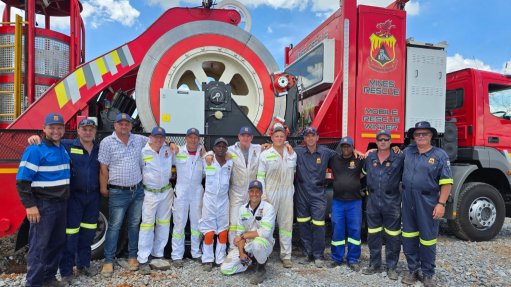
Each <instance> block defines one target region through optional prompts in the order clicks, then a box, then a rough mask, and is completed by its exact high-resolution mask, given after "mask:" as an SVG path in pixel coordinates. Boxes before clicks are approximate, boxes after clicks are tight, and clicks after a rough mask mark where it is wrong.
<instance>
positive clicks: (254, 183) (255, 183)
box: [248, 179, 263, 191]
mask: <svg viewBox="0 0 511 287" xmlns="http://www.w3.org/2000/svg"><path fill="white" fill-rule="evenodd" d="M254 187H255V188H259V190H260V191H263V184H262V183H261V182H260V181H259V180H257V179H256V180H252V181H251V182H250V184H249V185H248V189H252V188H254Z"/></svg>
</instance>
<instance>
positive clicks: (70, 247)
mask: <svg viewBox="0 0 511 287" xmlns="http://www.w3.org/2000/svg"><path fill="white" fill-rule="evenodd" d="M96 131H97V127H96V122H95V121H94V120H93V119H90V118H86V119H83V120H81V121H80V122H79V123H78V129H77V135H78V136H77V138H76V139H61V141H60V142H61V144H62V145H63V146H64V148H65V149H66V151H67V152H68V154H69V156H70V158H71V162H72V163H73V164H72V166H71V171H72V172H71V179H70V187H71V188H70V196H69V199H68V201H67V226H66V235H67V236H66V249H65V251H64V253H63V255H62V259H61V260H60V264H59V269H60V276H61V277H62V281H64V282H67V283H71V281H72V278H73V277H72V276H73V266H76V268H77V271H78V273H79V274H80V275H86V276H92V275H94V274H95V272H93V271H92V270H91V269H90V260H91V244H92V242H93V240H94V236H95V235H96V228H97V220H98V216H99V207H100V200H101V197H100V193H99V162H98V153H99V144H98V143H96V142H95V137H96ZM40 141H41V139H40V138H39V136H37V135H35V136H32V137H30V138H29V140H28V142H29V143H30V144H36V145H38V144H39V143H40Z"/></svg>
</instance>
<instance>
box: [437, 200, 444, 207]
mask: <svg viewBox="0 0 511 287" xmlns="http://www.w3.org/2000/svg"><path fill="white" fill-rule="evenodd" d="M437 204H440V205H441V206H443V207H445V202H440V201H439V202H438V203H437Z"/></svg>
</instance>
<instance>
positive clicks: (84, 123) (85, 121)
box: [78, 119, 97, 128]
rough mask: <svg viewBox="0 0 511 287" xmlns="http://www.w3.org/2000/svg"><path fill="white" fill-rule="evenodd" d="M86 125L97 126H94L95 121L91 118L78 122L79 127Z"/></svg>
mask: <svg viewBox="0 0 511 287" xmlns="http://www.w3.org/2000/svg"><path fill="white" fill-rule="evenodd" d="M86 126H91V127H95V128H96V127H97V126H96V122H95V121H94V120H93V119H83V120H81V121H80V123H79V124H78V127H79V128H83V127H86Z"/></svg>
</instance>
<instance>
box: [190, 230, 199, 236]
mask: <svg viewBox="0 0 511 287" xmlns="http://www.w3.org/2000/svg"><path fill="white" fill-rule="evenodd" d="M200 235H201V233H200V231H198V230H193V229H192V236H195V237H200Z"/></svg>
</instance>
